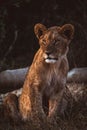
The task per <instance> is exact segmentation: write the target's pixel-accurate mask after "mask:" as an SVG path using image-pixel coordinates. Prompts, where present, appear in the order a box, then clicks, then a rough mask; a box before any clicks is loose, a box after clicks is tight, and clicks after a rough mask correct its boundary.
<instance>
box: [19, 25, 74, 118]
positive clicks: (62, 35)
mask: <svg viewBox="0 0 87 130" xmlns="http://www.w3.org/2000/svg"><path fill="white" fill-rule="evenodd" d="M34 31H35V34H36V36H37V38H38V39H39V44H40V49H39V50H38V51H37V53H36V55H35V57H34V60H33V62H32V65H31V67H30V69H29V71H28V73H27V76H26V79H25V82H24V86H23V91H22V94H21V96H20V99H19V108H20V113H21V115H22V118H23V119H24V120H26V119H29V118H30V117H32V116H34V115H37V117H39V116H42V117H46V116H47V118H49V119H51V118H54V117H55V116H56V113H57V111H58V109H59V106H60V103H61V99H62V96H63V93H64V90H65V86H66V77H67V72H68V69H69V66H68V61H67V56H66V55H67V52H68V45H69V43H70V41H71V39H72V37H73V33H74V27H73V26H72V25H70V24H66V25H64V26H63V27H57V26H56V27H51V28H49V29H46V27H45V26H44V25H42V24H36V26H35V28H34ZM44 99H46V100H48V113H47V114H46V113H45V112H44V109H43V100H44Z"/></svg>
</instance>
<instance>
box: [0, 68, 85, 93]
mask: <svg viewBox="0 0 87 130" xmlns="http://www.w3.org/2000/svg"><path fill="white" fill-rule="evenodd" d="M27 71H28V67H26V68H21V69H15V70H5V71H2V72H1V73H0V93H7V92H9V91H13V90H16V89H19V88H21V87H22V86H23V83H24V79H25V76H26V73H27ZM67 82H68V83H71V82H76V83H83V82H84V83H85V82H87V68H75V69H72V70H71V71H69V72H68V76H67Z"/></svg>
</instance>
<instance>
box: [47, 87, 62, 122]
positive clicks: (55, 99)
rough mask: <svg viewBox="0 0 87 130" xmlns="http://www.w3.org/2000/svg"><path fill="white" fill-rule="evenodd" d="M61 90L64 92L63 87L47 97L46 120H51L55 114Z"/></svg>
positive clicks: (57, 109)
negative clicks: (47, 110) (47, 111)
mask: <svg viewBox="0 0 87 130" xmlns="http://www.w3.org/2000/svg"><path fill="white" fill-rule="evenodd" d="M63 92H64V89H62V90H60V92H58V93H56V94H55V95H53V96H52V97H51V98H50V99H49V114H48V120H53V119H55V117H56V116H57V113H58V111H59V109H60V104H61V100H62V96H63Z"/></svg>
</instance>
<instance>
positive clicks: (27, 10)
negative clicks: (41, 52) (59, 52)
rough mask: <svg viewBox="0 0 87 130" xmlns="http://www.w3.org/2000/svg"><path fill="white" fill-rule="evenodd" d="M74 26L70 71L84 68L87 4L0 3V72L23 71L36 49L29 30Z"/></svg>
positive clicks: (80, 0)
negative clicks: (42, 25)
mask: <svg viewBox="0 0 87 130" xmlns="http://www.w3.org/2000/svg"><path fill="white" fill-rule="evenodd" d="M36 23H42V24H44V25H46V26H47V27H50V26H54V25H58V26H61V25H63V24H66V23H71V24H73V25H74V26H75V35H74V39H73V41H72V43H71V44H70V51H69V53H68V59H69V64H70V69H71V68H74V67H87V0H46V1H45V0H0V71H2V70H5V69H13V68H20V67H26V66H28V65H30V64H31V63H32V59H33V56H34V54H35V52H36V50H37V49H38V47H39V45H38V40H37V38H36V37H35V34H34V31H33V28H34V25H35V24H36Z"/></svg>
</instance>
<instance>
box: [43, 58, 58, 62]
mask: <svg viewBox="0 0 87 130" xmlns="http://www.w3.org/2000/svg"><path fill="white" fill-rule="evenodd" d="M57 60H58V59H57V58H50V57H48V58H46V59H45V62H46V63H55V62H57Z"/></svg>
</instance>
